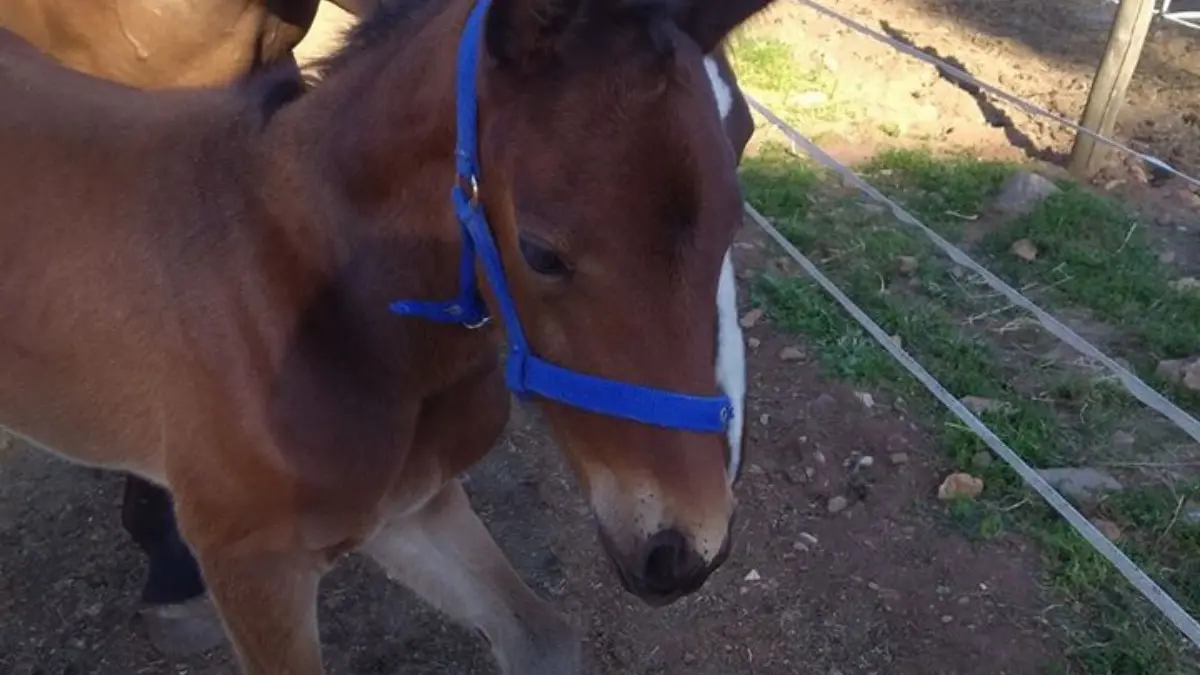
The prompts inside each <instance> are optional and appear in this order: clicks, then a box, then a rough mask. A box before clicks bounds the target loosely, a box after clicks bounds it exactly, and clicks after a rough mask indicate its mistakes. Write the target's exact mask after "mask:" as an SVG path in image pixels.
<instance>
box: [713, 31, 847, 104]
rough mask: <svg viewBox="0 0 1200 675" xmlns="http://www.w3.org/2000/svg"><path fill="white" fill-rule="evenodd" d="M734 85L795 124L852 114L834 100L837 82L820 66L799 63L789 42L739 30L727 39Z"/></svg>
mask: <svg viewBox="0 0 1200 675" xmlns="http://www.w3.org/2000/svg"><path fill="white" fill-rule="evenodd" d="M729 47H730V49H729V55H730V61H731V62H732V64H733V67H734V69H735V70H736V71H737V74H738V85H739V86H740V87H741V88H743V89H745V90H746V91H748V92H751V93H752V94H753V95H754V96H755V97H756V98H758V99H759V100H760V101H761V102H762V103H763V104H764V105H766V106H767V107H769V108H771V109H772V110H773V111H775V112H776V113H777V114H781V115H783V116H784V117H785V118H786V119H788V120H789V121H793V122H796V123H798V124H804V123H805V122H812V121H826V122H828V121H832V120H837V119H841V118H845V117H846V116H848V115H852V111H851V110H849V109H848V108H847V106H846V105H845V104H844V103H843V102H841V101H839V100H838V98H837V90H838V81H837V78H836V77H834V74H833V73H832V72H830V71H829V70H828V69H827V68H825V67H824V66H822V65H817V64H813V65H809V66H805V65H803V63H804V62H803V60H802V59H801V56H800V54H798V53H797V52H796V49H795V47H794V46H793V44H792V43H791V42H788V41H785V40H782V39H779V38H776V37H772V36H769V35H761V34H757V33H755V32H754V31H752V30H742V31H739V32H738V33H736V34H735V35H734V36H733V37H732V38H731V39H730V40H729Z"/></svg>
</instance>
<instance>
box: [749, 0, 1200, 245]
mask: <svg viewBox="0 0 1200 675" xmlns="http://www.w3.org/2000/svg"><path fill="white" fill-rule="evenodd" d="M823 4H825V5H826V6H828V7H830V8H832V9H834V10H835V11H837V12H839V13H842V14H845V15H847V16H849V17H850V18H852V19H854V20H856V21H858V22H859V23H861V24H863V25H865V26H867V27H869V28H872V29H874V30H876V31H879V32H882V33H884V34H886V35H889V36H891V37H892V38H894V39H896V40H899V41H900V42H903V43H907V44H909V45H910V46H912V47H915V48H917V49H920V50H922V51H924V52H926V53H928V54H930V55H933V56H937V57H939V58H942V59H944V60H946V61H947V62H948V63H950V64H951V65H954V66H956V67H958V68H960V69H962V70H965V71H966V72H968V73H970V74H971V75H973V76H975V77H977V78H979V79H980V80H981V81H983V82H987V83H990V84H992V85H995V86H998V87H1000V88H1002V89H1004V90H1006V91H1008V92H1010V93H1012V94H1015V95H1017V96H1019V97H1021V98H1023V99H1025V100H1027V101H1030V102H1032V103H1034V104H1036V105H1038V106H1041V107H1043V108H1045V109H1048V110H1050V111H1051V112H1054V113H1056V114H1058V115H1061V116H1062V117H1065V118H1066V119H1068V120H1078V119H1079V118H1080V116H1081V114H1082V112H1083V108H1084V105H1085V103H1086V100H1087V94H1088V87H1089V86H1090V82H1091V78H1092V77H1093V75H1094V73H1095V69H1096V67H1097V65H1098V64H1099V60H1100V57H1101V55H1102V53H1103V50H1104V45H1105V43H1106V41H1107V36H1108V30H1109V26H1110V24H1111V20H1112V17H1113V15H1114V13H1115V8H1116V5H1115V4H1112V3H1108V2H1105V1H1104V0H1055V2H1052V3H1045V2H1040V1H1038V0H1014V1H1013V2H1004V3H995V2H990V1H989V0H896V1H893V2H887V3H879V2H870V1H869V0H838V1H837V2H824V3H823ZM757 24H758V25H759V28H760V30H761V28H762V27H763V26H767V27H769V29H770V30H771V31H772V32H773V33H774V34H775V36H776V37H778V38H779V39H781V40H783V41H786V42H789V43H791V44H792V45H793V46H794V47H795V51H796V52H797V53H798V55H800V58H801V60H802V62H803V61H804V60H805V59H807V64H808V66H809V67H811V69H812V70H813V72H814V73H815V74H817V76H818V77H820V78H825V79H832V80H833V81H835V82H836V85H835V91H834V92H833V94H832V95H831V96H830V97H829V100H828V101H827V106H826V108H825V109H826V110H827V111H828V112H829V113H830V114H823V111H822V110H821V108H820V106H816V105H814V107H813V119H812V120H811V122H810V123H808V124H806V125H804V128H803V129H802V130H801V131H803V132H804V133H806V134H807V135H809V136H810V137H813V138H817V139H819V140H820V142H821V145H822V147H823V148H825V149H826V150H827V151H829V152H831V153H832V154H833V155H834V156H835V157H838V158H839V159H841V160H843V161H857V160H860V159H865V158H867V157H870V156H871V155H873V154H875V152H876V151H877V150H878V149H879V147H881V146H906V145H923V146H932V147H934V148H938V149H944V150H948V149H968V150H971V151H974V152H975V153H977V154H979V155H982V156H988V157H994V158H1002V159H1011V160H1017V161H1020V160H1039V161H1042V162H1048V163H1051V164H1055V165H1060V166H1061V165H1065V161H1066V158H1067V157H1068V156H1069V153H1070V150H1071V144H1072V141H1073V139H1074V131H1073V130H1072V129H1070V128H1069V127H1065V126H1063V125H1061V124H1059V123H1057V122H1054V121H1052V120H1048V119H1045V118H1041V117H1035V116H1031V115H1029V114H1027V113H1025V112H1023V111H1021V110H1020V109H1018V108H1016V107H1014V106H1012V105H1010V104H1007V103H1002V102H1000V101H998V100H996V99H995V98H994V97H990V96H988V95H985V94H982V93H980V92H979V91H977V90H972V89H971V88H970V87H967V86H962V85H960V84H959V83H957V81H956V80H953V79H951V78H949V77H948V76H944V75H942V74H940V73H939V72H938V70H937V69H936V68H935V67H933V66H931V65H929V64H926V63H923V62H921V61H919V60H917V59H915V58H913V57H912V56H909V55H906V54H903V53H901V52H899V51H897V50H896V49H895V48H893V47H892V46H890V45H886V44H883V43H880V42H878V41H876V40H874V39H872V38H870V37H868V36H865V35H862V34H860V33H857V32H855V31H853V30H851V29H849V28H847V27H846V26H844V25H843V24H842V23H840V22H838V21H836V20H834V19H831V18H828V17H825V16H823V15H821V14H819V13H817V12H816V11H814V10H812V9H810V8H807V7H804V6H801V5H798V4H795V3H791V2H786V1H785V2H781V3H778V4H777V5H775V6H774V7H773V8H772V9H771V10H769V11H768V12H766V13H765V14H764V16H763V17H761V18H760V19H758V20H757ZM1198 93H1200V31H1194V30H1190V29H1187V28H1183V27H1179V26H1176V25H1174V24H1170V23H1166V22H1162V21H1159V22H1156V23H1155V24H1154V27H1153V28H1152V30H1151V33H1150V36H1149V37H1148V38H1147V42H1146V49H1145V52H1144V54H1143V56H1142V59H1141V61H1140V62H1139V66H1138V70H1137V72H1136V74H1135V76H1134V79H1133V81H1132V83H1131V85H1130V89H1129V95H1128V99H1127V103H1126V105H1125V106H1124V108H1123V109H1122V114H1121V117H1120V120H1119V122H1118V126H1117V130H1116V136H1117V139H1118V140H1119V141H1120V142H1122V143H1124V144H1126V145H1128V146H1130V147H1132V148H1134V149H1136V150H1138V151H1141V152H1144V153H1147V154H1149V155H1151V156H1154V157H1158V158H1161V159H1163V160H1165V161H1167V162H1169V163H1170V164H1172V165H1173V166H1175V167H1176V168H1178V169H1180V170H1182V171H1184V172H1185V173H1187V174H1189V175H1192V176H1197V175H1200V96H1198ZM797 96H798V97H799V98H798V100H800V99H803V98H804V97H805V92H797ZM817 100H818V101H820V100H821V99H820V98H819V97H818V99H817ZM1094 181H1095V184H1096V185H1097V186H1098V187H1100V188H1101V189H1104V190H1107V191H1112V192H1115V193H1117V194H1119V195H1121V196H1123V197H1126V198H1130V199H1133V200H1135V201H1136V202H1138V203H1140V204H1143V205H1145V206H1147V207H1148V215H1149V218H1148V219H1149V220H1150V221H1151V222H1155V223H1157V224H1159V225H1164V226H1170V227H1184V228H1186V229H1189V230H1191V231H1194V230H1195V229H1196V228H1197V227H1200V222H1198V221H1197V218H1198V214H1200V191H1198V190H1197V189H1196V188H1194V187H1189V186H1188V185H1187V184H1186V183H1185V182H1183V181H1182V180H1181V179H1178V178H1171V177H1170V175H1169V174H1166V173H1165V172H1162V171H1160V170H1157V169H1153V168H1152V167H1148V166H1146V165H1144V164H1142V163H1141V162H1140V161H1138V160H1136V159H1130V158H1129V157H1128V156H1126V155H1124V154H1123V153H1119V152H1113V153H1110V157H1109V160H1108V162H1107V163H1106V165H1105V166H1103V168H1102V169H1101V170H1100V171H1099V172H1098V173H1097V175H1096V176H1095V178H1094ZM1192 239H1194V237H1192ZM1191 244H1192V242H1191V241H1190V240H1189V241H1188V242H1187V245H1188V246H1189V247H1190V245H1191Z"/></svg>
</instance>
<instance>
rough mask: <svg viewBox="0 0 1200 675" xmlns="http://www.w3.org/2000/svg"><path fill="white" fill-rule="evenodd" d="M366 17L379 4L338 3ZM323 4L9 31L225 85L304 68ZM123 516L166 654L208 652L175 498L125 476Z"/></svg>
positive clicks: (90, 7) (58, 5)
mask: <svg viewBox="0 0 1200 675" xmlns="http://www.w3.org/2000/svg"><path fill="white" fill-rule="evenodd" d="M333 2H334V4H335V5H337V6H339V7H341V8H342V9H344V10H346V11H348V12H350V13H352V14H355V15H358V16H363V15H364V14H365V13H367V12H368V11H369V10H371V9H373V8H375V7H376V6H377V5H378V0H333ZM318 4H319V0H201V1H191V0H189V1H186V2H185V1H180V0H175V1H168V2H164V1H163V0H87V1H86V2H80V1H79V0H4V1H3V2H0V27H2V28H7V29H9V30H11V31H13V32H15V33H17V34H18V35H20V36H22V37H23V38H25V39H26V40H27V41H29V42H30V43H32V44H33V45H34V46H36V47H37V48H38V49H40V50H41V51H42V52H44V53H46V54H47V55H49V56H51V57H52V58H54V59H55V60H57V61H59V62H60V63H62V64H63V65H66V66H67V67H70V68H72V69H75V70H78V71H80V72H84V73H88V74H90V75H95V76H97V77H102V78H105V79H108V80H113V81H115V82H120V83H122V84H127V85H129V86H134V87H139V88H144V89H162V88H176V87H184V86H192V87H199V86H217V85H228V84H230V83H233V82H236V81H240V80H243V79H245V78H246V77H247V76H249V75H250V74H251V73H254V72H257V71H259V70H261V69H263V68H268V67H271V68H281V67H288V66H289V65H291V66H294V65H295V59H294V57H293V52H292V50H293V49H294V48H295V47H296V46H297V45H298V44H299V42H300V41H301V39H302V38H303V37H304V36H305V34H306V33H307V32H308V31H309V29H310V27H311V25H312V23H313V19H314V17H315V16H316V13H317V6H318ZM121 520H122V524H123V525H124V527H125V529H126V530H127V531H128V532H129V534H130V535H131V537H132V538H133V540H134V542H136V543H137V545H138V546H140V547H141V549H142V550H143V551H144V552H145V554H146V560H147V563H148V567H147V570H148V573H147V575H146V579H145V583H144V585H143V588H142V601H143V602H144V603H145V607H144V609H143V611H142V617H143V619H144V621H145V625H146V628H147V630H148V632H149V636H150V640H151V642H152V643H153V644H154V646H155V647H156V648H158V649H159V650H160V651H162V652H164V653H170V654H183V653H190V652H195V651H200V650H203V649H207V648H209V647H211V646H214V645H216V644H218V643H219V642H220V640H221V637H222V631H221V626H220V622H219V621H218V620H217V618H216V616H215V614H214V613H213V611H212V608H211V606H209V605H208V603H206V602H204V598H203V595H204V582H203V579H202V578H201V576H200V570H199V568H198V566H197V565H196V561H195V559H194V558H193V556H192V555H191V553H190V551H188V549H187V546H186V544H185V543H184V542H183V541H182V539H181V538H180V536H179V532H178V529H177V528H176V525H175V519H174V513H173V512H172V505H171V498H170V495H169V494H168V493H167V491H166V490H164V489H163V488H161V487H159V486H157V485H155V484H153V483H151V482H149V481H146V480H143V479H141V478H139V477H137V476H132V475H131V476H127V477H126V480H125V495H124V504H123V505H122V509H121Z"/></svg>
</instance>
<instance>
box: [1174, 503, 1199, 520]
mask: <svg viewBox="0 0 1200 675" xmlns="http://www.w3.org/2000/svg"><path fill="white" fill-rule="evenodd" d="M1179 517H1180V519H1181V520H1183V522H1185V523H1187V524H1188V525H1200V503H1197V502H1194V501H1189V502H1188V503H1187V504H1185V505H1184V507H1183V511H1181V512H1180V513H1179Z"/></svg>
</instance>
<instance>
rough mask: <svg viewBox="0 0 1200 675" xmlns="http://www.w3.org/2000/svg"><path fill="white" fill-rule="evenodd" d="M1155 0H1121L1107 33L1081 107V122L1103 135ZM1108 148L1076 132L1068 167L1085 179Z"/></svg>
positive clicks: (1109, 129) (1114, 119)
mask: <svg viewBox="0 0 1200 675" xmlns="http://www.w3.org/2000/svg"><path fill="white" fill-rule="evenodd" d="M1154 2H1155V0H1121V5H1120V7H1118V8H1117V16H1116V18H1115V19H1113V24H1112V28H1111V29H1110V30H1109V33H1108V45H1107V46H1106V47H1105V48H1104V58H1102V59H1101V60H1100V65H1099V67H1097V68H1096V77H1095V78H1094V79H1092V90H1091V91H1090V92H1089V93H1088V100H1087V107H1086V108H1084V110H1083V120H1082V121H1081V122H1080V125H1081V126H1082V127H1084V128H1085V129H1090V130H1092V131H1094V132H1096V133H1098V134H1100V135H1102V136H1111V135H1112V132H1113V127H1114V126H1116V123H1117V114H1118V113H1120V111H1121V105H1122V104H1123V103H1124V102H1125V91H1126V90H1127V89H1128V88H1129V80H1130V79H1131V78H1132V77H1133V71H1134V70H1135V69H1137V64H1138V59H1139V58H1141V56H1142V46H1143V45H1144V44H1145V42H1146V33H1147V32H1149V30H1150V20H1151V19H1152V18H1153V17H1154ZM1107 149H1108V147H1107V146H1105V145H1103V144H1097V142H1096V140H1095V139H1094V138H1092V137H1091V136H1088V135H1086V134H1082V133H1077V134H1076V135H1075V145H1074V147H1072V148H1071V161H1070V163H1069V164H1068V165H1067V168H1068V169H1069V170H1070V171H1071V173H1072V174H1073V175H1074V176H1075V177H1076V178H1078V179H1081V180H1088V179H1089V178H1091V176H1092V173H1094V172H1095V170H1096V169H1097V168H1099V164H1100V162H1101V161H1102V160H1103V159H1104V156H1105V151H1106V150H1107Z"/></svg>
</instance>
